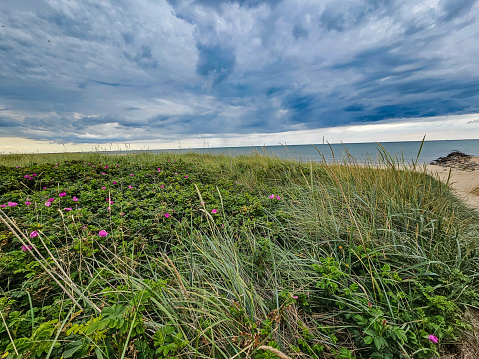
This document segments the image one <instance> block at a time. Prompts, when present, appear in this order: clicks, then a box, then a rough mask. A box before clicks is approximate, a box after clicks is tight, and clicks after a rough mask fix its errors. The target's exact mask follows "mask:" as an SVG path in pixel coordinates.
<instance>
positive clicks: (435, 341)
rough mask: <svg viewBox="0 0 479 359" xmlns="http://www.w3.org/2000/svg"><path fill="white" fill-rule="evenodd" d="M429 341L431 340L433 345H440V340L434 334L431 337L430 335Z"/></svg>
mask: <svg viewBox="0 0 479 359" xmlns="http://www.w3.org/2000/svg"><path fill="white" fill-rule="evenodd" d="M427 339H429V341H430V342H431V343H434V344H437V343H439V338H438V337H436V336H435V335H432V334H431V335H429V336H428V337H427Z"/></svg>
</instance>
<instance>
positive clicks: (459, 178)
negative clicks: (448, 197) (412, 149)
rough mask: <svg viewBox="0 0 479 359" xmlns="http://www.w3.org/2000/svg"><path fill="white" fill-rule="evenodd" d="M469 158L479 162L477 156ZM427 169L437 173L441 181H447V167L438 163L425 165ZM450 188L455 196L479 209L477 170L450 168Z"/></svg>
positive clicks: (478, 178)
mask: <svg viewBox="0 0 479 359" xmlns="http://www.w3.org/2000/svg"><path fill="white" fill-rule="evenodd" d="M471 160H472V161H473V162H475V163H479V157H472V158H471ZM426 168H427V170H428V172H429V173H431V174H433V175H434V174H437V176H438V177H439V179H440V180H441V181H443V182H446V181H447V178H448V176H449V170H450V168H449V167H443V166H438V165H427V166H426ZM449 182H450V184H451V187H452V189H453V190H454V192H455V194H456V196H457V197H459V198H461V199H462V200H464V202H465V203H466V204H467V205H468V206H470V207H472V208H475V209H476V210H478V211H479V171H478V170H475V171H467V170H461V169H457V168H451V178H450V180H449Z"/></svg>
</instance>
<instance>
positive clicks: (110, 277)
mask: <svg viewBox="0 0 479 359" xmlns="http://www.w3.org/2000/svg"><path fill="white" fill-rule="evenodd" d="M17 166H18V168H17ZM33 174H35V175H36V176H33ZM25 176H27V177H25ZM30 178H32V179H30ZM114 182H115V183H114ZM59 193H66V195H65V196H63V197H59V196H58V194H59ZM73 196H75V197H76V198H78V199H79V200H78V201H74V200H73ZM48 198H52V199H54V201H53V202H50V203H51V204H50V205H49V207H47V206H45V203H47V202H48ZM25 202H31V203H30V204H28V205H26V204H25ZM9 203H10V204H12V203H17V205H16V206H9V205H8V204H9ZM0 204H6V206H5V207H4V208H0V219H1V221H2V223H0V246H1V247H0V248H1V252H0V288H1V293H0V310H1V313H2V318H1V321H0V353H2V352H3V353H4V357H6V358H20V357H22V358H28V357H35V356H37V357H42V358H61V357H63V358H249V357H254V358H278V357H279V358H296V357H302V358H371V357H372V358H430V357H437V356H439V355H440V353H444V352H451V351H454V350H456V349H457V348H456V347H455V344H457V343H459V342H460V340H461V333H463V332H465V331H468V330H470V327H469V326H468V323H467V322H465V321H464V320H463V313H464V312H465V311H466V310H468V308H474V307H477V305H478V295H477V293H478V291H477V288H478V278H477V274H478V268H479V265H478V264H479V263H478V258H479V245H478V241H477V238H478V234H479V233H478V229H479V227H478V225H477V219H478V218H477V214H476V213H475V212H474V211H472V210H470V209H468V208H466V207H465V206H464V205H463V204H462V203H461V202H460V201H458V200H457V199H456V198H455V197H454V196H453V195H452V194H451V192H450V190H449V187H448V186H447V185H445V184H443V183H441V182H439V181H438V180H436V179H434V178H433V177H431V176H429V175H427V174H426V173H425V169H424V168H421V167H419V166H417V165H414V164H413V165H412V166H403V165H402V164H400V163H398V162H397V161H396V160H395V159H392V158H390V157H389V156H388V155H387V154H386V153H384V154H383V158H382V162H381V163H379V165H372V164H369V165H368V164H366V165H358V164H356V163H355V161H354V159H352V158H351V159H350V160H349V162H348V163H343V164H326V163H301V162H297V161H287V160H281V159H278V158H272V157H266V156H261V155H258V154H257V155H252V156H240V157H236V158H233V157H229V156H213V155H205V154H202V155H199V154H181V155H180V154H167V153H163V154H159V155H155V154H151V153H141V154H137V155H121V156H110V155H104V154H98V153H96V154H95V153H94V154H90V153H83V154H66V153H65V154H51V155H9V156H0ZM70 208H71V210H70ZM100 231H105V233H107V235H106V236H104V237H102V236H100ZM33 232H35V233H36V234H38V235H37V236H36V235H34V234H33V235H32V233H33ZM22 246H24V247H23V248H24V250H23V251H22ZM436 342H437V343H436Z"/></svg>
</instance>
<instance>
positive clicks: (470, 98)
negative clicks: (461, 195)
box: [0, 0, 479, 143]
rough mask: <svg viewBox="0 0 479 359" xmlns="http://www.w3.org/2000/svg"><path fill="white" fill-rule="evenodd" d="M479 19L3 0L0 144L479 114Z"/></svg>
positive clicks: (363, 3)
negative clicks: (0, 140) (14, 139)
mask: <svg viewBox="0 0 479 359" xmlns="http://www.w3.org/2000/svg"><path fill="white" fill-rule="evenodd" d="M478 15H479V5H478V3H477V2H476V1H471V0H454V1H453V0H424V1H422V2H419V3H418V2H416V1H413V0H405V1H396V0H388V1H379V0H341V1H340V0H326V1H321V2H319V1H315V0H294V1H280V0H269V1H266V0H236V1H233V0H231V1H226V0H224V1H223V0H222V1H213V0H208V1H199V0H198V1H195V0H168V1H166V0H160V1H153V0H138V1H136V2H134V3H131V2H129V1H126V0H121V1H115V2H113V1H112V0H105V1H102V2H100V3H99V2H97V1H94V0H85V1H82V2H73V1H64V0H38V1H33V0H25V1H21V2H18V1H14V0H5V1H3V2H2V3H1V4H0V23H1V24H2V25H4V26H5V27H2V28H0V39H1V41H0V109H5V110H3V111H0V136H19V137H23V138H28V139H33V140H34V139H42V140H47V141H48V140H51V141H54V140H59V139H60V140H64V141H70V142H72V143H83V142H85V141H89V143H102V142H111V141H112V140H115V141H142V140H144V141H155V140H162V141H166V140H167V139H168V140H172V141H177V140H181V139H184V138H187V137H191V136H200V137H201V136H203V137H208V136H217V137H221V136H225V138H232V137H231V136H234V135H235V134H237V135H238V136H247V135H253V134H255V133H264V134H273V133H283V134H284V133H288V134H290V133H291V131H313V130H316V129H320V128H322V129H324V128H329V127H331V128H333V127H342V128H343V127H344V126H346V127H347V126H355V125H359V124H362V125H370V124H374V123H378V122H382V121H392V122H394V120H395V119H398V118H416V119H421V118H426V117H427V118H429V117H431V116H445V115H460V114H468V113H477V112H479V108H478V105H477V104H478V103H479V102H478V101H479V70H478V69H477V66H476V65H475V63H476V59H477V58H478V56H479V49H478V47H477V46H476V42H477V39H476V37H477V36H476V34H477V33H478V32H479V20H478V19H479V16H478ZM6 109H8V110H6ZM411 121H413V120H411ZM438 121H439V120H438ZM358 133H359V132H358ZM245 138H246V137H245Z"/></svg>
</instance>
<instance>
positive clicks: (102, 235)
mask: <svg viewBox="0 0 479 359" xmlns="http://www.w3.org/2000/svg"><path fill="white" fill-rule="evenodd" d="M98 235H99V236H100V237H106V236H107V235H108V232H107V231H105V230H104V229H102V230H101V231H100V232H98Z"/></svg>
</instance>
